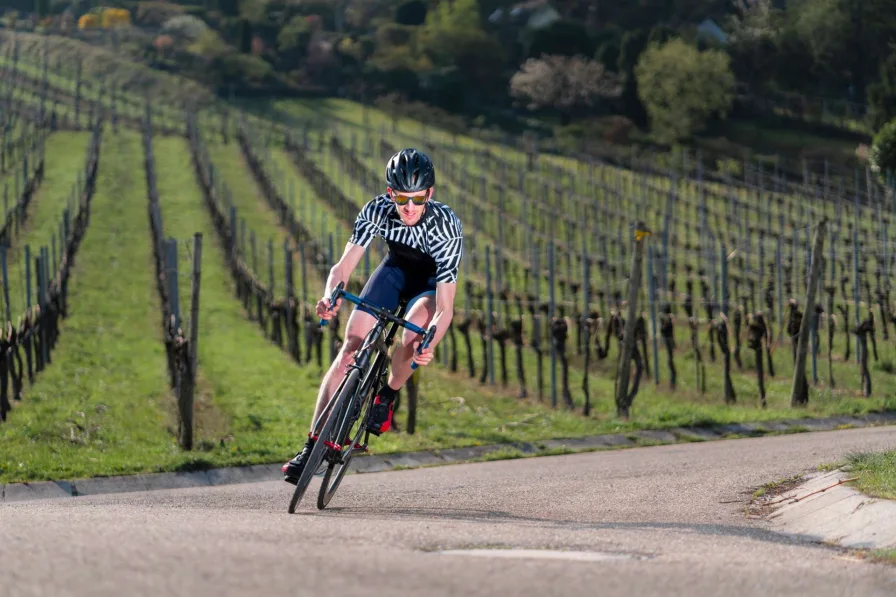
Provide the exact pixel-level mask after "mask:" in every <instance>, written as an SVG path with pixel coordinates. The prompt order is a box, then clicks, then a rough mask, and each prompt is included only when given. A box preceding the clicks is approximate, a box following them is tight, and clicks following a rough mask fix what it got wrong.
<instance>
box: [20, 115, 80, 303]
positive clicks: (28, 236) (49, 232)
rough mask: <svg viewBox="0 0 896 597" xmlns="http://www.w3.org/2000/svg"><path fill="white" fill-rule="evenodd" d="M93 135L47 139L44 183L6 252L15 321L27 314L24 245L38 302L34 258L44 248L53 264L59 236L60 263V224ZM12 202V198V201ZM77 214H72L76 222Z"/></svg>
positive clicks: (64, 134) (59, 135)
mask: <svg viewBox="0 0 896 597" xmlns="http://www.w3.org/2000/svg"><path fill="white" fill-rule="evenodd" d="M89 140H90V133H73V132H65V131H63V132H57V133H53V134H52V135H51V136H50V137H49V138H48V139H47V147H46V156H45V159H46V162H45V167H44V180H43V182H42V183H41V184H40V186H39V187H38V190H37V192H36V193H35V194H34V195H33V196H32V197H31V203H30V204H29V206H28V212H27V219H26V221H25V224H24V227H23V228H20V229H19V233H18V235H16V236H15V237H14V239H13V243H12V247H11V248H10V250H9V252H8V253H7V262H8V264H9V272H8V275H9V302H10V310H11V313H12V317H13V320H15V318H16V317H18V316H19V315H21V314H22V313H23V312H24V311H25V306H26V298H27V297H26V285H25V246H26V245H27V246H30V250H31V290H32V292H31V299H32V304H33V303H34V301H35V295H36V288H37V282H36V280H37V278H36V276H35V271H34V259H35V258H36V257H37V255H38V251H39V250H40V247H41V246H46V247H47V248H48V251H49V254H50V259H51V266H50V269H51V271H55V270H53V267H52V263H53V260H54V255H53V244H52V242H53V241H52V239H53V236H54V235H55V237H56V257H55V261H56V263H58V261H59V255H60V254H61V248H62V234H61V233H60V224H61V223H62V216H63V212H64V211H65V209H66V207H67V206H68V205H69V200H70V199H71V197H72V189H73V188H74V186H75V184H76V183H77V181H78V174H79V173H81V177H82V180H83V170H84V160H85V157H86V155H87V153H86V152H87V145H88V142H89ZM10 201H12V199H11V198H10ZM74 215H75V214H74V213H72V214H71V218H72V220H74Z"/></svg>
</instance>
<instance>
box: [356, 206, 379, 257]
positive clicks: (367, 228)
mask: <svg viewBox="0 0 896 597" xmlns="http://www.w3.org/2000/svg"><path fill="white" fill-rule="evenodd" d="M379 216H380V210H379V208H378V205H377V201H376V199H373V200H371V201H368V202H367V205H365V206H364V207H362V208H361V212H360V213H359V214H358V217H357V218H355V225H354V227H353V228H352V236H351V238H349V239H348V242H350V243H352V244H353V245H359V246H362V247H364V248H365V249H366V248H367V247H368V246H369V245H370V243H371V242H372V241H373V238H374V237H375V236H376V235H377V234H379V233H381V229H380V224H379V220H380V217H379Z"/></svg>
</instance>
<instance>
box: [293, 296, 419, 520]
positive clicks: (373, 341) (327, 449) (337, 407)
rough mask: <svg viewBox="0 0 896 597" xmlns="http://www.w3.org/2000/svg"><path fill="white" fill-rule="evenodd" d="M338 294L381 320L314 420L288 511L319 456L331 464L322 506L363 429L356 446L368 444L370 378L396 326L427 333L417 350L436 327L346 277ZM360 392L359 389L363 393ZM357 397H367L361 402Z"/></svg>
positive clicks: (320, 498)
mask: <svg viewBox="0 0 896 597" xmlns="http://www.w3.org/2000/svg"><path fill="white" fill-rule="evenodd" d="M340 297H344V298H345V299H346V300H348V301H349V302H351V303H354V304H356V305H358V306H363V307H365V308H367V309H369V310H370V311H371V312H373V313H374V314H375V315H376V318H377V322H376V324H374V326H373V329H371V330H370V332H368V334H367V336H366V337H365V338H364V343H363V344H362V345H361V347H360V348H358V349H357V350H356V351H355V353H354V359H353V360H352V362H351V363H350V364H349V365H348V367H347V368H346V373H345V375H344V376H343V378H342V381H340V382H339V386H338V388H337V389H336V391H335V392H333V395H332V396H331V397H330V399H329V400H328V401H327V405H326V406H325V407H324V408H323V410H322V411H321V413H320V416H319V417H318V418H317V420H316V421H315V422H314V425H313V432H312V435H314V436H316V437H317V438H318V442H317V443H316V444H315V445H314V448H313V449H312V451H311V454H310V455H309V456H308V462H307V463H306V469H305V470H304V471H302V474H301V476H300V477H299V479H298V480H297V482H296V489H295V491H294V492H293V496H292V500H291V501H290V503H289V513H290V514H292V513H293V512H295V508H296V505H297V504H298V502H299V501H300V500H301V499H302V497H303V496H304V495H305V490H306V489H307V488H308V484H309V483H310V482H311V477H312V476H313V475H314V470H315V469H316V468H317V467H318V466H319V465H320V463H321V462H323V461H324V460H326V461H327V462H329V467H328V468H327V472H326V473H325V476H324V480H323V482H322V484H321V488H320V495H319V496H318V508H324V507H325V506H326V504H327V503H328V502H329V500H330V498H332V496H333V494H334V493H335V491H336V488H337V487H338V486H339V483H340V482H341V480H342V478H343V475H344V474H345V471H346V470H347V467H348V465H349V462H350V461H351V458H352V454H353V453H354V451H355V445H356V441H357V440H360V438H361V434H362V433H366V434H368V435H367V436H366V437H365V439H364V446H358V448H359V449H366V444H367V440H368V439H369V433H370V431H369V430H367V425H366V419H367V418H368V417H369V416H370V410H371V408H370V403H371V402H372V400H371V395H370V393H368V392H369V390H370V388H371V384H372V383H375V381H376V380H375V378H374V376H379V375H380V374H381V372H382V371H383V368H384V367H385V363H384V360H385V359H387V358H389V346H391V345H392V342H393V341H394V339H395V334H396V333H397V332H398V329H399V328H405V329H408V330H411V331H412V332H416V333H418V334H422V335H423V341H422V342H421V343H420V348H419V350H418V354H419V352H420V351H422V350H423V349H424V348H426V347H428V346H429V344H430V342H432V339H433V337H434V336H435V333H436V327H435V326H430V328H429V330H424V329H423V328H421V327H419V326H417V325H414V324H413V323H411V322H409V321H407V320H405V319H403V318H401V317H398V316H396V315H394V314H392V313H390V312H389V311H387V310H385V309H382V308H380V307H378V306H376V305H373V304H371V303H369V302H368V301H366V300H364V299H362V298H360V297H357V296H355V295H353V294H351V293H349V292H345V290H344V284H343V283H342V282H340V283H339V285H338V286H336V288H335V289H334V290H333V293H332V295H331V297H330V304H331V305H334V304H336V301H337V300H338V299H339V298H340ZM402 315H403V313H402ZM326 323H327V322H326V320H323V319H322V320H321V321H320V325H322V326H323V325H326ZM389 324H392V325H391V327H389V329H388V330H387V329H386V326H389ZM383 332H386V337H385V338H383ZM374 349H375V350H376V355H375V356H374V357H373V362H372V363H371V353H372V350H374ZM411 368H412V369H416V368H417V367H416V364H415V363H412V364H411ZM362 376H363V377H362ZM347 383H350V384H352V385H353V386H354V387H351V386H349V387H346V384H347ZM359 392H361V395H360V398H359ZM359 400H363V401H362V402H361V403H360V404H359ZM364 402H367V403H368V408H367V413H366V414H364V413H362V412H361V411H362V410H363V408H364ZM356 405H359V406H360V408H359V410H358V414H357V415H356V414H355V413H354V412H353V409H354V408H355V406H356ZM358 417H363V420H362V425H361V427H359V428H358V430H357V431H356V432H355V437H352V438H348V441H349V443H348V449H347V450H343V449H342V444H343V442H344V441H345V439H346V437H345V436H346V435H347V434H348V432H349V431H350V430H351V429H352V427H353V426H354V424H355V422H357V420H358ZM336 465H341V469H340V471H339V472H338V473H337V476H336V479H335V481H334V484H333V486H332V487H329V479H330V475H331V474H332V472H333V470H334V467H335V466H336Z"/></svg>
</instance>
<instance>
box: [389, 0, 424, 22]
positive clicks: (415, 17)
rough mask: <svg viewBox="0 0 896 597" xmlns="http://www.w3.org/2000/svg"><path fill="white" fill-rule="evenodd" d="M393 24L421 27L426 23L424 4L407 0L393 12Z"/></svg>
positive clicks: (420, 0) (418, 0) (414, 0)
mask: <svg viewBox="0 0 896 597" xmlns="http://www.w3.org/2000/svg"><path fill="white" fill-rule="evenodd" d="M395 22H396V23H398V24H399V25H422V24H423V23H424V22H426V3H425V2H423V1H422V0H408V2H405V3H404V4H402V5H400V6H399V7H398V8H397V9H396V10H395Z"/></svg>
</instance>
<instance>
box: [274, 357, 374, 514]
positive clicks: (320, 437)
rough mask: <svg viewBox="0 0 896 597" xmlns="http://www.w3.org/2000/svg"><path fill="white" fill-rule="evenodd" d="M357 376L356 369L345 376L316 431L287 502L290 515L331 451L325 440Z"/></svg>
mask: <svg viewBox="0 0 896 597" xmlns="http://www.w3.org/2000/svg"><path fill="white" fill-rule="evenodd" d="M359 375H360V374H359V373H358V370H357V369H352V370H351V371H350V372H349V373H348V375H346V376H345V379H343V380H342V384H341V386H340V390H339V394H338V395H337V396H336V399H335V400H333V401H332V405H331V406H330V408H329V411H328V412H326V413H325V415H326V417H327V419H326V422H324V424H323V427H321V428H320V430H319V431H318V434H317V441H316V442H314V448H313V449H312V450H311V454H309V455H308V460H307V461H306V462H305V467H304V468H303V469H302V474H301V476H300V477H299V481H298V483H296V489H295V491H294V492H293V494H292V499H291V500H290V501H289V513H290V514H293V513H295V511H296V506H297V505H298V503H299V502H300V501H301V500H302V497H303V496H304V495H305V491H306V490H307V489H308V485H309V484H310V483H311V478H312V477H313V476H314V473H315V471H316V470H317V468H318V467H319V466H320V463H321V462H323V459H324V456H326V454H327V452H328V451H329V450H331V448H330V447H328V446H327V444H326V440H328V439H330V436H331V435H333V429H334V427H336V424H337V423H338V422H339V419H340V415H341V414H342V412H343V411H344V410H345V406H346V405H347V404H348V401H349V400H350V399H351V397H352V395H353V394H354V393H355V388H356V387H357V385H358V378H359ZM337 445H338V444H337Z"/></svg>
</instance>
